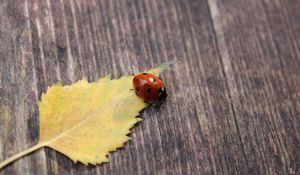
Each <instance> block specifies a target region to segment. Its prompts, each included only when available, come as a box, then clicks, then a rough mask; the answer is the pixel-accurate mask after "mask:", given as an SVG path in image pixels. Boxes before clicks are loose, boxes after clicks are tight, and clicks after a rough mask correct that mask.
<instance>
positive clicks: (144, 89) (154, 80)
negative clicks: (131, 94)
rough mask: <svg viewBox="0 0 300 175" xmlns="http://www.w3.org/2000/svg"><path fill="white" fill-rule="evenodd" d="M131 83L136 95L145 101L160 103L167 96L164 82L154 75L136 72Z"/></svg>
mask: <svg viewBox="0 0 300 175" xmlns="http://www.w3.org/2000/svg"><path fill="white" fill-rule="evenodd" d="M132 83H133V87H134V90H135V93H136V95H137V96H139V97H141V98H143V99H144V100H145V102H147V103H154V102H155V103H156V102H157V103H161V102H162V101H164V100H165V99H166V98H167V96H168V94H167V91H166V88H165V85H164V82H163V81H162V80H161V79H159V78H158V77H157V76H155V75H152V74H149V73H141V74H138V75H136V76H135V77H134V78H133V81H132Z"/></svg>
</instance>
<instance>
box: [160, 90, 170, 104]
mask: <svg viewBox="0 0 300 175" xmlns="http://www.w3.org/2000/svg"><path fill="white" fill-rule="evenodd" d="M158 94H159V98H158V103H161V102H163V101H164V100H166V98H167V97H168V93H167V90H166V88H165V87H163V88H159V90H158Z"/></svg>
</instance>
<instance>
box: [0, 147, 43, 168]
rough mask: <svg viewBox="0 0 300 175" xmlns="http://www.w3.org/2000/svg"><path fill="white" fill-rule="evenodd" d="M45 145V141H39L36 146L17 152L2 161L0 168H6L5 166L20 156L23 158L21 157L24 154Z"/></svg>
mask: <svg viewBox="0 0 300 175" xmlns="http://www.w3.org/2000/svg"><path fill="white" fill-rule="evenodd" d="M45 145H46V144H45V143H38V144H36V145H34V146H32V147H30V148H28V149H26V150H24V151H21V152H19V153H17V154H15V155H13V156H11V157H10V158H8V159H6V160H4V161H3V162H0V170H1V169H2V168H4V167H5V166H7V165H8V164H10V163H12V162H14V161H15V160H17V159H19V158H21V157H23V156H25V155H27V154H29V153H31V152H33V151H36V150H38V149H40V148H42V147H44V146H45Z"/></svg>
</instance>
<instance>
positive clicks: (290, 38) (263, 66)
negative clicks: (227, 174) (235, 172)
mask: <svg viewBox="0 0 300 175" xmlns="http://www.w3.org/2000/svg"><path fill="white" fill-rule="evenodd" d="M237 2H238V3H237ZM209 3H210V7H211V11H212V17H213V21H214V26H215V29H216V34H217V38H218V43H219V44H218V45H219V49H220V57H221V59H222V62H223V64H224V68H225V69H224V70H225V75H226V77H227V82H228V85H229V89H230V94H231V97H232V102H233V108H234V111H235V115H236V122H237V124H238V126H239V133H240V136H241V139H242V143H243V150H244V152H245V156H246V160H247V167H248V170H249V171H250V172H252V173H254V174H288V173H289V172H288V171H289V169H291V168H292V169H294V170H295V169H299V157H300V148H299V138H300V137H299V134H300V130H299V124H300V118H299V116H298V115H297V113H299V107H297V106H299V98H298V95H299V94H298V93H299V92H300V89H299V86H297V84H298V85H299V68H300V60H299V56H300V55H299V47H298V46H297V42H298V40H299V37H297V35H299V32H296V31H297V29H298V31H299V25H298V26H296V25H297V24H296V25H295V24H294V23H295V21H293V20H290V18H294V15H295V16H297V14H298V16H299V11H297V10H294V11H291V12H292V13H294V14H293V15H292V14H291V15H288V14H287V11H288V10H290V9H288V6H289V5H291V4H290V1H243V2H241V1H226V2H224V1H218V0H211V1H209ZM291 3H292V2H291ZM293 3H294V4H293V5H296V6H297V5H298V6H299V2H296V1H293ZM297 27H298V28H297ZM295 171H296V170H295Z"/></svg>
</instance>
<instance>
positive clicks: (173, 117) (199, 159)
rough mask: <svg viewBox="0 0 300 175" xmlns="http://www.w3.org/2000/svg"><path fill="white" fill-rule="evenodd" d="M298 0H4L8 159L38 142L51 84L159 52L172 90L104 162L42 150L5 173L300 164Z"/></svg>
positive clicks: (1, 92) (2, 96) (247, 170)
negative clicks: (169, 64)
mask: <svg viewBox="0 0 300 175" xmlns="http://www.w3.org/2000/svg"><path fill="white" fill-rule="evenodd" d="M299 6H300V3H299V1H282V0H276V1H267V0H264V1H258V0H253V1H250V2H249V1H238V0H227V1H220V0H198V1H196V0H173V1H172V0H164V1H160V0H155V1H144V0H125V1H122V0H112V1H108V0H90V1H83V0H82V1H81V0H76V1H75V0H46V1H35V0H12V1H11V0H3V1H0V161H1V160H4V159H5V158H7V157H9V156H11V155H13V154H14V153H16V152H18V151H20V150H23V149H25V148H27V147H29V146H31V145H33V144H35V143H36V142H37V139H38V127H39V126H38V121H39V114H38V109H37V103H38V100H39V99H40V96H41V94H42V93H43V92H45V91H46V88H47V87H48V86H50V85H51V84H53V83H54V82H56V81H57V80H62V81H63V82H64V84H70V83H73V82H76V81H77V80H79V79H82V78H84V77H86V78H88V80H89V81H95V80H97V79H99V78H100V77H102V76H104V75H106V74H108V73H112V74H113V76H114V77H119V76H122V75H124V74H130V73H135V72H138V71H141V70H145V69H147V68H149V67H150V66H155V65H157V64H159V63H161V62H165V61H168V60H174V59H177V60H178V61H179V64H177V65H175V66H174V67H173V68H172V69H171V70H169V71H167V72H166V73H164V74H163V75H162V78H163V79H164V80H165V82H166V84H167V88H168V92H169V93H170V95H169V98H168V100H167V101H166V103H164V104H163V105H162V106H161V107H160V108H158V109H154V108H153V109H148V110H146V111H145V112H144V114H143V115H142V117H143V119H144V120H143V121H142V122H141V123H139V124H138V125H137V126H136V127H135V128H133V129H132V135H131V136H132V140H131V141H130V142H129V143H127V144H126V146H125V148H123V149H120V150H119V151H117V152H115V153H112V154H110V159H111V162H110V163H109V164H104V165H101V166H89V167H86V166H83V165H81V164H74V163H73V162H71V161H70V160H69V159H68V158H67V157H65V156H64V155H62V154H60V153H57V152H55V151H53V150H51V149H48V148H46V149H42V150H39V151H37V152H35V153H33V154H31V155H29V156H27V157H25V158H23V159H20V160H19V161H16V162H15V163H13V164H11V165H10V166H8V167H6V168H5V169H4V170H2V171H0V174H289V173H292V170H293V171H295V173H300V171H299V167H300V165H299V162H300V161H299V158H300V148H299V144H300V143H299V142H300V129H299V124H300V118H299V116H298V115H299V109H300V106H299V105H300V103H299V93H300V90H299V85H300V79H299V75H300V74H299V70H300V69H299V67H300V54H299V53H300V50H299V45H300V36H299V35H300V23H298V22H297V20H298V17H299V16H300V11H299V10H298V9H299V8H298V7H299Z"/></svg>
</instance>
